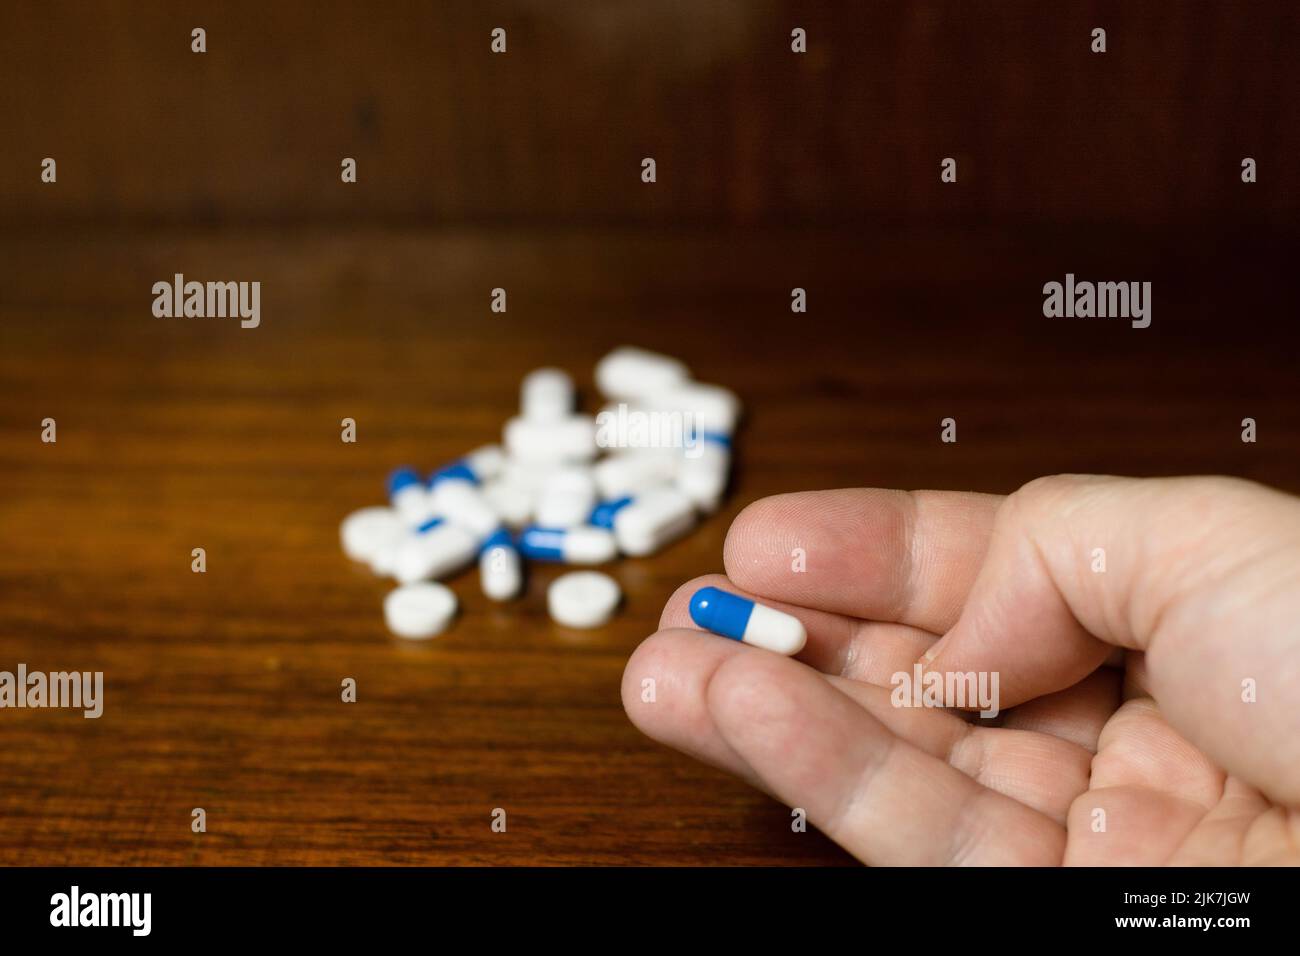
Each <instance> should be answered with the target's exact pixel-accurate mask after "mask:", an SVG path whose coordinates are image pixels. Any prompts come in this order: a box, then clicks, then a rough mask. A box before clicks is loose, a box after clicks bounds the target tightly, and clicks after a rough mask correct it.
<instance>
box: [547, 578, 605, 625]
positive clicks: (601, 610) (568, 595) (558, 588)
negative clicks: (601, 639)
mask: <svg viewBox="0 0 1300 956" xmlns="http://www.w3.org/2000/svg"><path fill="white" fill-rule="evenodd" d="M620 597H622V592H621V591H620V589H619V586H618V582H617V581H615V580H614V579H613V578H611V577H610V576H609V575H607V574H601V573H600V572H599V571H572V572H570V573H568V574H562V575H560V576H559V577H558V578H556V579H555V580H554V581H552V582H551V586H550V587H549V588H547V590H546V607H547V610H548V611H550V614H551V618H552V619H553V620H554V621H555V622H556V623H557V624H563V625H564V626H565V627H579V628H589V627H600V626H601V625H602V624H604V623H605V622H606V621H608V620H609V619H610V617H611V616H613V614H614V611H615V609H616V608H617V607H618V602H619V598H620Z"/></svg>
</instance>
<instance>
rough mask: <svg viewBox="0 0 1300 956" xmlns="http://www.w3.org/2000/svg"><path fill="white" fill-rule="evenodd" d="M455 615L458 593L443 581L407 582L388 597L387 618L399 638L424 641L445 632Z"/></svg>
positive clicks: (391, 628)
mask: <svg viewBox="0 0 1300 956" xmlns="http://www.w3.org/2000/svg"><path fill="white" fill-rule="evenodd" d="M455 614H456V595H455V594H454V593H453V592H452V590H451V588H449V587H446V586H444V585H442V584H435V583H433V582H422V583H419V584H404V585H402V586H401V587H400V588H398V589H397V590H395V591H391V592H389V594H388V596H387V597H386V598H384V620H385V622H387V624H388V629H389V630H390V631H392V632H393V633H394V634H396V635H397V636H398V637H406V638H410V639H412V640H421V639H425V638H430V637H433V636H434V635H436V634H441V633H442V632H443V631H444V630H446V628H447V625H448V624H450V623H451V619H452V618H453V617H454V616H455Z"/></svg>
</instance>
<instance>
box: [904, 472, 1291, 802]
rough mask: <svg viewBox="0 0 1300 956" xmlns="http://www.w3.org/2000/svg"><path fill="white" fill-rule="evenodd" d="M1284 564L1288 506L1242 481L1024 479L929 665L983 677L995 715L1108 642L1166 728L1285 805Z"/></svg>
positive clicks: (1049, 686) (1105, 649) (1070, 673)
mask: <svg viewBox="0 0 1300 956" xmlns="http://www.w3.org/2000/svg"><path fill="white" fill-rule="evenodd" d="M1297 554H1300V502H1297V500H1296V499H1294V498H1291V497H1288V496H1286V495H1282V494H1280V493H1277V492H1273V491H1270V490H1268V489H1265V488H1262V487H1260V486H1257V485H1253V484H1250V483H1247V482H1242V481H1235V480H1231V479H1223V478H1178V479H1148V480H1134V479H1119V478H1098V477H1083V476H1060V477H1056V478H1051V479H1040V480H1039V481H1036V482H1031V483H1030V484H1029V485H1026V486H1025V487H1024V488H1023V489H1021V490H1020V491H1018V492H1016V494H1014V495H1012V496H1011V497H1010V498H1008V499H1006V501H1005V503H1004V504H1003V505H1002V507H1001V508H1000V510H999V512H998V515H997V521H996V527H995V529H994V531H993V534H992V537H991V540H990V543H989V548H988V556H987V559H986V561H985V564H984V567H983V569H982V570H981V572H980V575H979V577H978V580H977V581H976V582H975V583H974V585H973V586H972V587H971V589H970V593H969V599H968V601H967V604H966V607H965V608H964V610H963V612H962V614H961V617H960V619H959V620H958V622H957V623H956V625H955V626H954V627H953V628H952V630H951V631H950V632H949V633H948V634H947V635H945V637H944V638H943V639H942V640H941V641H939V642H938V643H937V644H935V645H934V647H932V648H931V650H930V652H929V654H930V655H932V656H931V659H930V661H929V667H930V668H931V669H932V670H937V671H943V672H967V671H974V672H977V673H978V672H998V673H999V675H1000V690H1001V696H1002V700H1001V704H1002V706H1003V707H1004V708H1005V707H1010V706H1014V705H1016V704H1018V703H1020V702H1022V701H1025V700H1028V699H1030V698H1033V697H1036V696H1039V695H1042V694H1047V693H1051V692H1054V691H1058V690H1061V689H1062V688H1065V687H1068V686H1070V685H1071V684H1073V683H1075V682H1077V681H1079V680H1081V679H1082V678H1083V677H1084V676H1086V675H1087V674H1089V673H1091V672H1092V671H1093V670H1095V669H1096V667H1097V666H1098V664H1100V663H1101V662H1102V661H1103V660H1104V659H1105V658H1106V657H1107V656H1108V655H1109V654H1110V652H1111V650H1112V648H1113V647H1114V646H1120V647H1125V648H1130V649H1135V650H1141V651H1145V658H1146V659H1145V673H1144V675H1143V682H1144V683H1145V685H1146V686H1148V687H1149V688H1150V690H1151V693H1152V695H1153V696H1154V698H1155V700H1156V701H1157V703H1158V704H1159V706H1160V710H1161V712H1162V713H1163V714H1164V715H1165V717H1166V718H1167V719H1168V721H1169V723H1170V724H1171V725H1172V727H1173V728H1175V729H1176V730H1177V731H1179V732H1180V733H1181V734H1183V735H1184V736H1185V737H1186V738H1187V739H1188V740H1190V741H1191V742H1192V743H1194V744H1196V745H1197V746H1198V747H1201V748H1202V749H1204V750H1205V751H1206V752H1207V753H1208V754H1209V755H1210V756H1211V757H1212V758H1213V759H1215V760H1216V761H1217V762H1218V763H1219V764H1220V765H1221V766H1223V767H1226V768H1227V769H1229V770H1230V771H1231V772H1233V773H1237V774H1239V775H1241V776H1242V777H1244V778H1245V779H1246V780H1248V781H1250V782H1251V783H1254V784H1255V785H1256V786H1258V787H1259V788H1260V789H1261V790H1263V791H1264V792H1265V793H1267V794H1269V795H1270V796H1272V797H1273V798H1274V799H1277V800H1280V801H1283V802H1291V803H1293V802H1296V801H1298V800H1300V710H1297V709H1296V708H1295V707H1294V706H1292V704H1293V702H1294V700H1295V699H1296V696H1297V694H1300V667H1298V666H1297V656H1298V654H1300V651H1298V650H1297V645H1296V639H1295V633H1296V631H1295V619H1296V614H1297V609H1296V599H1295V595H1296V594H1300V562H1298V561H1297V560H1296V555H1297ZM1252 694H1253V695H1255V696H1254V697H1253V699H1251V695H1252Z"/></svg>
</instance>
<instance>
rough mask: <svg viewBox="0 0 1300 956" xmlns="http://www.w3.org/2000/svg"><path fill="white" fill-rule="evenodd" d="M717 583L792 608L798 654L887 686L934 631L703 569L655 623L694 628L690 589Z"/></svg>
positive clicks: (821, 666)
mask: <svg viewBox="0 0 1300 956" xmlns="http://www.w3.org/2000/svg"><path fill="white" fill-rule="evenodd" d="M705 587H716V588H722V589H723V590H725V591H731V592H732V593H735V594H739V595H742V596H743V597H747V598H749V599H750V600H755V601H762V602H763V603H765V604H768V605H770V606H772V607H774V608H776V609H777V610H778V611H784V612H785V613H787V614H793V615H794V616H795V617H797V618H799V620H800V621H802V622H803V626H804V629H805V630H806V631H807V633H808V643H807V645H805V647H804V649H803V650H802V651H801V652H800V653H799V655H798V658H799V660H801V661H804V662H805V663H806V664H809V665H810V666H812V667H815V668H816V669H817V670H819V671H822V672H823V673H826V674H837V675H839V676H841V677H848V678H851V679H853V680H860V681H866V682H867V683H871V684H879V685H881V686H887V685H888V684H889V680H890V677H891V676H893V675H894V674H895V673H897V672H898V671H910V670H911V668H912V665H913V663H915V661H916V660H917V659H918V658H919V657H920V656H921V655H922V654H924V653H925V652H926V650H927V649H928V648H929V647H930V645H931V644H933V643H934V641H935V639H936V638H935V636H934V635H933V634H931V633H929V632H928V631H922V630H920V629H919V628H915V627H908V626H907V625H905V624H888V623H877V622H874V621H859V620H857V619H855V618H851V617H845V616H844V615H842V614H835V613H832V612H830V611H818V610H811V609H809V608H803V607H797V606H795V605H792V604H786V603H784V602H782V601H774V600H772V599H770V598H766V597H760V596H758V595H756V594H753V593H751V592H749V591H746V590H744V589H743V588H738V587H736V585H735V584H733V583H732V582H731V581H730V580H729V579H728V578H727V577H726V576H725V575H721V574H706V575H704V576H702V577H698V578H695V579H694V580H691V581H687V582H686V583H685V584H683V585H682V586H681V587H679V588H678V589H677V590H676V591H674V592H673V595H672V597H670V598H669V599H668V603H667V604H666V605H665V606H664V611H663V615H662V617H660V619H659V627H660V628H661V629H666V628H678V627H684V628H696V627H697V625H696V624H695V622H694V621H692V620H691V615H690V611H689V605H690V601H691V595H693V594H694V593H695V592H696V591H698V590H699V589H700V588H705Z"/></svg>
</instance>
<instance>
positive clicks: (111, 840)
mask: <svg viewBox="0 0 1300 956" xmlns="http://www.w3.org/2000/svg"><path fill="white" fill-rule="evenodd" d="M1283 238H1284V237H1279V236H1275V235H1269V234H1262V235H1261V234H1259V233H1253V234H1249V235H1240V236H1232V235H1227V236H1225V235H1221V234H1217V233H1214V232H1213V230H1212V229H1210V228H1208V227H1207V229H1206V230H1204V231H1203V233H1200V234H1198V233H1196V232H1194V231H1193V232H1191V233H1183V234H1181V235H1179V236H1149V235H1131V234H1124V235H1121V236H1117V235H1115V234H1112V233H1105V234H1101V233H1092V234H1079V233H1028V234H1021V233H1017V234H1010V233H998V232H990V233H982V234H965V233H953V232H947V233H934V234H925V233H917V234H911V233H905V232H904V233H899V234H888V235H886V234H882V232H880V231H879V230H870V229H865V228H864V230H863V231H862V232H861V233H856V234H847V233H820V232H792V233H788V234H783V233H764V234H758V235H754V234H730V233H720V234H706V233H662V234H657V233H635V232H610V233H590V232H577V233H546V232H518V233H516V232H487V231H484V232H461V233H448V234H442V233H437V232H418V231H412V232H382V231H365V230H353V229H348V228H343V227H340V228H338V229H334V230H328V231H309V232H302V231H294V230H292V229H286V230H283V231H274V230H268V231H265V232H256V231H251V232H250V231H245V232H231V233H215V234H209V235H191V234H185V233H171V232H160V233H145V232H139V233H134V232H133V233H124V234H114V233H111V232H109V233H96V234H93V235H81V234H77V233H73V232H51V233H48V234H43V235H42V234H37V235H35V236H24V237H23V238H21V239H19V238H16V237H13V236H10V237H9V238H6V239H4V240H0V346H2V348H0V539H2V540H3V545H4V546H3V548H0V669H7V670H13V669H15V667H16V665H17V664H18V663H19V662H24V663H26V664H27V665H28V667H29V668H30V669H39V670H45V671H55V670H92V671H93V670H102V671H103V672H104V674H105V683H106V691H105V694H106V701H105V710H104V715H103V717H102V718H100V719H99V720H85V719H83V718H82V717H81V716H80V714H79V713H75V712H69V711H60V710H4V711H0V755H2V759H3V780H2V782H0V863H4V864H20V863H21V864H36V863H45V864H487V863H506V864H524V863H531V864H562V863H611V864H616V863H684V864H708V863H771V864H788V863H793V864H806V863H826V862H831V863H843V862H848V858H847V857H846V856H845V855H844V854H843V853H841V852H840V851H839V850H838V849H837V848H836V847H834V846H833V845H831V844H830V843H829V842H828V841H827V840H825V839H824V838H823V837H821V836H820V835H818V834H816V833H811V832H810V833H806V834H795V833H792V832H791V830H790V826H789V820H790V818H789V813H788V811H787V810H786V809H785V808H784V807H781V806H779V805H777V804H776V803H774V802H772V801H770V800H769V799H767V798H766V797H763V796H761V795H758V794H756V793H754V792H752V791H751V790H750V789H748V788H747V787H746V786H745V785H743V784H741V783H739V782H737V781H735V780H733V779H731V778H729V777H727V776H724V775H722V774H720V773H717V772H715V771H713V770H711V769H708V768H705V767H703V766H700V765H698V764H696V763H694V762H693V761H692V760H690V759H688V758H686V757H683V756H680V755H678V754H676V753H674V752H670V751H669V750H667V749H665V748H663V747H661V746H659V745H657V744H655V743H653V742H652V741H650V740H648V739H646V738H644V737H643V736H642V735H641V734H640V733H639V732H638V731H636V730H635V729H634V728H633V727H632V725H631V724H630V723H629V722H628V720H627V718H626V716H625V715H624V713H623V708H622V705H621V703H620V700H619V679H620V675H621V673H622V669H623V665H624V662H625V660H626V659H627V656H628V654H629V652H630V651H631V650H632V648H633V647H635V646H636V644H637V643H638V642H639V641H641V640H642V639H643V638H644V637H645V636H646V635H648V634H649V633H651V632H652V631H653V630H654V629H655V627H656V624H657V621H658V616H659V612H660V609H661V607H662V605H663V602H664V600H665V598H666V597H667V596H668V595H669V593H671V591H672V589H673V588H674V587H675V586H676V585H678V584H679V583H681V582H683V581H685V580H686V579H688V578H689V577H691V576H692V575H695V574H699V573H703V572H707V571H713V570H719V569H720V567H721V547H722V542H723V539H724V535H725V532H726V529H727V525H728V523H729V521H730V519H731V518H732V517H733V516H734V515H735V514H736V512H737V511H738V510H739V509H740V508H741V507H743V506H744V505H745V504H746V503H747V502H750V501H752V500H754V499H756V498H758V497H761V496H763V495H767V494H771V493H775V492H781V491H788V490H795V489H804V488H816V487H828V486H843V485H880V486H891V487H893V486H896V487H932V488H973V489H980V490H985V491H995V492H1006V491H1010V490H1012V489H1013V488H1015V487H1016V486H1017V485H1018V484H1020V483H1022V482H1023V481H1026V480H1028V479H1029V478H1031V477H1034V476H1036V475H1039V474H1043V473H1049V472H1055V471H1065V470H1074V471H1109V472H1119V473H1134V474H1173V473H1184V472H1206V471H1221V472H1228V473H1233V474H1238V475H1243V476H1247V477H1253V478H1257V479H1260V480H1264V481H1268V482H1271V483H1274V484H1277V485H1281V486H1283V487H1286V488H1289V489H1290V490H1292V491H1296V490H1300V473H1298V472H1297V467H1296V466H1297V448H1298V447H1300V445H1298V444H1297V439H1298V438H1300V403H1298V402H1297V401H1296V399H1297V376H1296V373H1295V354H1294V347H1293V346H1292V345H1291V343H1292V341H1293V337H1291V336H1290V335H1289V331H1290V324H1291V322H1292V321H1293V319H1294V316H1295V304H1296V300H1295V294H1294V292H1293V291H1290V290H1289V287H1288V286H1287V285H1286V278H1285V277H1286V276H1287V275H1288V274H1290V273H1292V272H1293V269H1292V268H1290V262H1289V260H1288V259H1287V258H1286V255H1285V250H1286V249H1287V248H1288V247H1289V248H1292V249H1294V248H1295V245H1294V243H1293V242H1292V243H1290V244H1289V246H1288V244H1287V243H1286V242H1284V241H1283ZM1211 265H1212V266H1213V267H1212V268H1211V267H1210V266H1211ZM1067 271H1073V272H1075V273H1077V274H1079V275H1080V276H1081V277H1091V278H1098V279H1148V280H1152V281H1154V311H1153V324H1152V327H1151V328H1149V329H1145V330H1135V329H1131V328H1129V327H1128V325H1127V323H1125V322H1122V321H1119V320H1097V319H1094V320H1066V319H1057V320H1049V319H1045V318H1043V316H1042V311H1041V306H1042V293H1041V287H1042V284H1043V283H1044V282H1047V281H1050V280H1052V279H1057V280H1060V279H1063V277H1064V274H1065V272H1067ZM176 272H182V273H184V274H185V275H186V276H187V277H189V278H194V279H199V280H209V279H211V280H259V281H261V282H262V324H261V326H260V327H259V328H257V329H250V330H241V329H240V328H239V327H238V324H237V322H235V321H234V320H230V319H157V318H154V317H153V316H152V315H151V312H150V305H151V302H152V295H151V293H150V287H151V285H152V284H153V283H154V282H155V281H159V280H167V279H170V277H171V276H172V275H173V274H174V273H176ZM498 286H499V287H503V288H505V289H507V291H508V312H507V313H506V314H504V315H500V314H493V313H492V312H491V311H490V310H489V296H490V290H491V289H493V288H494V287H498ZM795 286H801V287H804V288H806V289H807V290H808V301H809V312H808V314H807V315H805V316H796V315H792V314H791V312H790V308H789V303H790V290H791V288H792V287H795ZM623 342H633V343H637V344H642V345H645V346H648V347H652V348H660V349H663V350H665V351H669V352H672V353H675V354H678V355H680V356H682V357H683V358H685V359H686V360H687V361H688V362H689V363H690V364H691V366H692V367H693V368H694V369H695V370H696V372H697V373H698V375H699V376H700V377H701V378H704V379H707V380H713V381H718V382H721V383H723V384H725V385H728V386H730V387H731V388H733V389H735V390H736V391H737V392H738V393H739V394H740V395H741V396H742V397H743V399H744V400H745V402H746V406H747V411H748V418H747V421H746V423H745V425H744V428H743V431H742V432H741V434H740V436H739V439H738V456H739V466H738V469H737V474H736V482H735V488H734V494H733V495H732V497H731V498H730V500H729V502H728V504H727V506H726V508H725V510H724V511H723V513H721V514H718V515H716V516H714V517H712V518H711V519H709V520H708V521H707V522H705V523H704V524H703V526H702V527H701V528H700V529H699V531H698V532H697V533H695V534H694V535H693V536H691V537H689V538H688V539H686V540H684V541H682V542H680V543H678V544H676V545H674V546H672V547H671V548H669V549H668V550H666V551H665V552H664V553H662V554H660V555H657V556H654V557H651V558H647V559H644V560H635V561H625V562H621V563H619V564H617V565H616V566H614V567H613V568H612V573H613V574H614V576H615V577H617V578H618V580H619V581H620V582H621V584H622V585H623V588H624V590H625V592H626V607H625V609H624V611H623V613H622V614H621V615H620V616H619V617H618V618H617V619H616V620H615V621H614V622H613V623H611V624H610V625H609V626H607V627H605V628H603V629H600V630H597V631H591V632H577V631H571V630H567V629H564V628H562V627H559V626H557V625H555V624H553V623H551V622H550V620H549V619H548V618H547V616H546V612H545V606H544V592H545V588H546V585H547V583H548V582H549V581H550V580H552V579H553V577H554V576H555V574H556V573H557V572H556V571H555V570H554V569H550V568H544V569H538V570H537V571H536V573H534V574H533V575H532V576H531V578H530V581H529V585H528V590H527V594H526V595H525V596H524V598H523V599H522V600H520V601H518V602H517V603H514V604H510V605H506V606H494V605H491V604H490V603H489V602H487V601H486V600H485V599H484V598H483V597H482V596H481V595H480V593H479V589H478V583H477V580H476V576H475V575H473V574H470V575H467V576H465V577H462V578H459V579H457V580H455V581H454V582H452V587H453V588H454V589H455V590H456V592H457V594H458V595H459V597H460V599H461V602H462V614H461V616H460V618H459V620H458V621H457V623H456V624H455V626H454V627H453V629H452V630H451V631H449V632H448V633H447V634H445V635H444V636H442V637H440V638H439V639H438V640H436V641H433V642H430V643H427V644H419V645H413V644H409V643H403V642H401V641H399V640H396V639H394V638H392V637H391V636H389V635H388V634H387V633H386V631H385V629H384V625H383V620H382V616H381V611H380V602H381V599H382V597H383V595H384V594H385V592H386V590H387V588H388V585H387V584H386V583H385V582H384V581H380V580H377V579H374V578H372V577H370V576H369V575H368V574H367V573H365V572H363V571H360V570H358V569H357V568H355V567H353V566H351V565H350V564H349V563H348V562H347V561H346V560H345V559H344V557H343V556H342V554H341V553H340V550H339V546H338V522H339V520H340V519H341V518H342V517H343V516H344V515H345V514H346V513H347V512H349V511H351V510H352V509H354V508H357V507H360V506H362V505H365V504H369V503H375V502H378V501H379V500H380V499H381V498H382V488H383V481H384V477H385V475H386V473H387V471H388V470H389V469H390V468H391V467H392V466H394V465H396V464H399V463H403V462H412V463H416V464H419V465H420V466H422V467H431V466H434V465H436V464H439V463H441V462H445V461H447V460H448V459H451V458H453V457H455V456H457V455H458V454H460V453H462V452H464V451H466V450H468V449H469V448H471V447H473V446H475V445H478V444H481V443H483V442H487V441H492V440H494V439H496V438H497V437H498V436H499V433H500V427H501V424H502V423H503V422H504V420H505V419H506V418H507V417H508V416H509V415H510V414H511V413H512V412H513V410H514V409H515V407H516V403H517V390H518V383H519V380H520V378H521V376H522V375H523V374H524V373H525V372H527V371H528V370H530V369H532V368H534V367H537V366H539V365H543V364H557V365H561V366H563V367H565V368H567V369H569V370H571V371H572V372H573V373H574V374H575V375H576V376H577V378H578V380H579V382H580V384H581V385H582V386H584V387H586V389H587V393H586V396H585V397H586V399H587V402H588V407H589V408H591V407H593V401H594V399H593V396H592V394H591V389H590V382H591V371H592V367H593V364H594V362H595V360H596V359H597V358H598V357H599V356H600V355H601V354H603V353H604V352H605V351H607V350H608V349H609V348H611V347H612V346H615V345H618V344H621V343H623ZM949 416H950V417H953V418H955V419H956V420H957V423H958V425H957V427H958V441H957V443H956V444H944V443H941V442H940V440H939V431H940V427H939V423H940V420H941V419H943V418H945V417H949ZM1247 416H1250V417H1254V418H1256V420H1257V422H1258V430H1259V441H1258V442H1257V443H1255V444H1243V443H1242V441H1241V440H1240V432H1241V425H1240V423H1241V420H1242V418H1244V417H1247ZM46 417H52V418H54V419H56V421H57V436H58V441H57V443H56V444H44V443H42V442H41V440H40V434H41V421H42V419H44V418H46ZM345 417H351V418H354V419H355V420H356V422H357V429H358V438H359V440H358V441H357V442H356V443H355V444H345V443H343V442H342V441H340V421H341V420H342V419H343V418H345ZM197 547H202V548H204V549H205V550H206V554H207V571H206V573H204V574H195V573H192V572H191V570H190V564H191V550H192V549H194V548H197ZM347 677H352V678H354V679H355V680H356V682H357V685H358V700H357V702H356V703H354V704H345V703H343V702H342V701H341V700H340V682H341V681H342V680H343V679H344V678H347ZM196 807H202V808H204V810H205V811H206V813H207V832H205V833H194V832H192V830H191V811H192V810H193V809H194V808H196ZM497 807H502V808H505V809H506V810H507V812H508V829H507V832H506V833H493V832H492V830H491V827H490V824H491V814H492V811H493V809H494V808H497Z"/></svg>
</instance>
